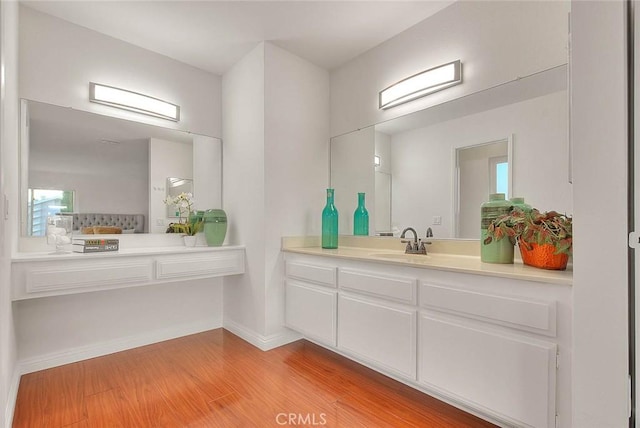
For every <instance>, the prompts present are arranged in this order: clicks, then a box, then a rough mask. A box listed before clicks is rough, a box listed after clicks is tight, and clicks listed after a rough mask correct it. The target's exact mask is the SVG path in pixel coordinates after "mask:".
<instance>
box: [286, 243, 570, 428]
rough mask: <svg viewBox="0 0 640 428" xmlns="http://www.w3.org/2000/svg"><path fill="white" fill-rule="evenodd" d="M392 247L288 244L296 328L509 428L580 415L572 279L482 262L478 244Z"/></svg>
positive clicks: (289, 319) (290, 319)
mask: <svg viewBox="0 0 640 428" xmlns="http://www.w3.org/2000/svg"><path fill="white" fill-rule="evenodd" d="M381 242H385V240H384V239H379V238H378V239H376V238H365V239H359V240H358V239H355V238H353V237H351V238H350V237H344V239H343V237H341V244H340V245H341V246H340V248H338V249H336V250H323V249H322V248H320V246H319V245H318V244H317V243H315V242H314V241H313V239H311V240H309V239H307V240H305V239H293V238H291V239H289V238H285V239H284V240H283V251H284V253H285V289H286V325H287V326H288V327H289V328H291V329H293V330H296V331H298V332H300V333H302V334H303V335H304V336H305V337H306V338H307V339H309V340H311V341H313V342H316V343H318V344H321V345H323V346H325V347H327V348H329V349H332V350H334V351H336V352H338V353H340V354H343V355H345V356H347V357H349V358H352V359H354V360H356V361H358V362H360V363H362V364H365V365H366V366H369V367H371V368H373V369H375V370H377V371H379V372H381V373H384V374H386V375H388V376H391V377H393V378H395V379H397V380H399V381H401V382H403V383H406V384H408V385H410V386H413V387H414V388H416V389H420V390H422V391H424V392H426V393H428V394H430V395H433V396H436V397H438V398H440V399H443V400H444V401H447V402H449V403H451V404H453V405H456V406H458V407H461V408H464V409H465V410H467V411H470V412H472V413H475V414H477V415H479V416H481V417H484V418H486V419H488V420H491V421H492V422H495V423H498V424H499V425H502V426H519V427H520V426H522V427H530V426H533V427H553V426H555V425H556V418H557V417H560V416H561V415H562V414H565V415H569V412H570V390H571V389H570V372H571V368H570V361H571V284H572V273H571V271H570V270H569V271H564V272H553V271H544V270H540V269H535V268H531V267H528V266H523V265H522V264H521V263H518V262H516V264H514V265H493V264H485V263H481V262H480V259H479V257H477V256H476V255H473V252H474V251H473V247H474V244H477V242H475V243H474V242H473V241H468V242H466V243H462V245H461V246H459V247H460V251H458V250H456V249H454V250H453V251H455V252H457V253H458V254H455V253H452V252H448V253H447V252H437V251H431V252H430V253H429V254H428V255H426V256H424V255H405V254H404V253H403V251H402V249H401V248H402V246H401V245H402V244H400V245H399V240H397V239H387V240H386V243H382V244H381ZM389 243H390V244H389ZM394 245H395V246H394ZM449 245H450V244H447V243H445V244H442V245H438V243H435V242H434V245H433V249H434V250H436V249H437V248H438V247H441V248H442V249H444V250H445V251H451V249H450V248H447V246H449ZM459 254H463V255H459Z"/></svg>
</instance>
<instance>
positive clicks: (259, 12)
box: [22, 0, 453, 74]
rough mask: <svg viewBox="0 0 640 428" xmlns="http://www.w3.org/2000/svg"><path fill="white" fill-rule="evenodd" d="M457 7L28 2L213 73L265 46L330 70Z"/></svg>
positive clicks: (433, 4)
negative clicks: (437, 13) (265, 44)
mask: <svg viewBox="0 0 640 428" xmlns="http://www.w3.org/2000/svg"><path fill="white" fill-rule="evenodd" d="M451 3H453V0H444V1H435V0H428V1H427V0H422V1H239V0H235V1H190V0H179V1H139V0H138V1H22V4H24V5H27V6H28V7H31V8H33V9H36V10H39V11H41V12H44V13H47V14H50V15H53V16H56V17H58V18H61V19H64V20H66V21H70V22H72V23H75V24H78V25H81V26H84V27H87V28H90V29H92V30H95V31H98V32H100V33H104V34H107V35H109V36H112V37H114V38H117V39H120V40H124V41H126V42H129V43H131V44H134V45H137V46H140V47H143V48H145V49H148V50H150V51H154V52H157V53H160V54H163V55H166V56H168V57H170V58H173V59H176V60H178V61H182V62H184V63H187V64H190V65H192V66H195V67H198V68H201V69H203V70H207V71H209V72H212V73H215V74H223V73H224V72H225V71H227V70H229V68H231V66H232V65H233V64H235V63H236V62H237V61H238V60H239V59H241V58H242V57H243V56H244V55H245V54H246V53H248V52H249V51H250V50H251V49H253V48H254V47H255V46H256V45H257V44H258V43H259V42H261V41H270V42H273V43H274V44H276V45H277V46H280V47H281V48H283V49H286V50H287V51H289V52H291V53H293V54H295V55H298V56H300V57H302V58H305V59H307V60H309V61H311V62H313V63H315V64H316V65H318V66H320V67H323V68H325V69H327V70H332V69H334V68H337V67H339V66H341V65H342V64H344V63H346V62H348V61H349V60H351V59H353V58H355V57H357V56H358V55H360V54H362V53H364V52H365V51H367V50H369V49H371V48H373V47H374V46H377V45H378V44H380V43H382V42H383V41H385V40H387V39H389V38H391V37H393V36H395V35H396V34H399V33H401V32H402V31H404V30H406V29H407V28H409V27H411V26H413V25H415V24H417V23H418V22H420V21H422V20H424V19H425V18H427V17H429V16H431V15H433V14H434V13H436V12H438V11H439V10H441V9H443V8H445V7H446V6H448V5H450V4H451Z"/></svg>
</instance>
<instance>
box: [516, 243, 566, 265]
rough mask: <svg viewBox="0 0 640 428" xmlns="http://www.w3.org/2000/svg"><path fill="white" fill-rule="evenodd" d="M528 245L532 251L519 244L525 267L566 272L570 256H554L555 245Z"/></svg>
mask: <svg viewBox="0 0 640 428" xmlns="http://www.w3.org/2000/svg"><path fill="white" fill-rule="evenodd" d="M528 245H529V247H530V248H531V249H528V248H527V246H526V245H524V244H522V243H518V247H519V248H520V254H521V255H522V262H523V263H524V264H525V265H529V266H534V267H537V268H541V269H553V270H565V269H566V268H567V262H568V261H569V256H568V255H566V254H554V253H555V252H556V247H554V246H553V245H551V244H545V245H538V244H528Z"/></svg>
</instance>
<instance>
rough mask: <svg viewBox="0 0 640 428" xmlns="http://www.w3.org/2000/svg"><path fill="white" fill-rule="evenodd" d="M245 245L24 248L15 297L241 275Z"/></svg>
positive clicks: (15, 265) (14, 265)
mask: <svg viewBox="0 0 640 428" xmlns="http://www.w3.org/2000/svg"><path fill="white" fill-rule="evenodd" d="M244 270H245V247H244V246H221V247H185V246H181V245H169V246H153V247H133V248H121V249H120V250H118V251H113V252H101V253H72V252H69V253H52V252H51V251H49V252H46V251H35V252H20V253H17V254H15V255H14V256H13V257H12V260H11V278H12V279H11V282H12V287H11V288H12V290H11V293H12V294H11V296H12V300H14V301H15V300H24V299H33V298H39V297H48V296H58V295H63V294H75V293H87V292H92V291H99V290H111V289H116V288H126V287H136V286H141V285H152V284H159V283H166V282H175V281H183V280H191V279H203V278H215V277H220V276H227V275H238V274H242V273H244Z"/></svg>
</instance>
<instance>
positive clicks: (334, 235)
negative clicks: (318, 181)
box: [322, 189, 338, 249]
mask: <svg viewBox="0 0 640 428" xmlns="http://www.w3.org/2000/svg"><path fill="white" fill-rule="evenodd" d="M322 248H329V249H331V248H338V210H337V209H336V206H335V205H334V204H333V189H327V205H325V207H324V209H323V210H322Z"/></svg>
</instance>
